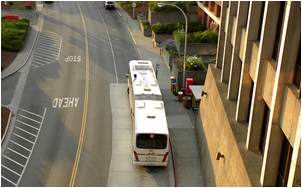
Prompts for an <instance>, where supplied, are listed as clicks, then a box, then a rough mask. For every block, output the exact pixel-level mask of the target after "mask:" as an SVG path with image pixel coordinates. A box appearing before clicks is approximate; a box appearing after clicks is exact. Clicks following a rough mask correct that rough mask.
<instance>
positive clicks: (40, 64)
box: [32, 61, 45, 67]
mask: <svg viewBox="0 0 302 188" xmlns="http://www.w3.org/2000/svg"><path fill="white" fill-rule="evenodd" d="M33 63H36V64H39V65H40V66H42V65H45V63H39V62H37V61H33ZM32 66H35V67H39V66H38V65H34V64H32Z"/></svg>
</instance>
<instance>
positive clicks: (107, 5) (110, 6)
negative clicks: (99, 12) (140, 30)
mask: <svg viewBox="0 0 302 188" xmlns="http://www.w3.org/2000/svg"><path fill="white" fill-rule="evenodd" d="M104 7H105V9H114V8H115V7H114V3H113V1H105V3H104Z"/></svg>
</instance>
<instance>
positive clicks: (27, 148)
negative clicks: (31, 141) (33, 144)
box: [10, 140, 30, 152]
mask: <svg viewBox="0 0 302 188" xmlns="http://www.w3.org/2000/svg"><path fill="white" fill-rule="evenodd" d="M10 142H12V143H14V144H16V145H17V146H19V147H21V148H23V149H25V150H27V151H29V152H30V149H28V148H26V147H24V146H22V145H21V144H18V143H17V142H15V141H12V140H10Z"/></svg>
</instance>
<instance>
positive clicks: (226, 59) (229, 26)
mask: <svg viewBox="0 0 302 188" xmlns="http://www.w3.org/2000/svg"><path fill="white" fill-rule="evenodd" d="M237 7H238V1H231V2H230V6H229V10H228V12H227V15H228V16H227V17H226V22H227V23H226V27H225V29H226V30H225V33H226V40H225V43H224V54H223V61H222V71H221V82H228V81H229V76H230V68H231V61H232V52H233V45H232V41H231V40H232V33H233V32H232V31H233V24H234V23H233V21H234V16H236V14H237Z"/></svg>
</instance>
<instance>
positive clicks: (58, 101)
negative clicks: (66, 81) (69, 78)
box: [52, 97, 80, 108]
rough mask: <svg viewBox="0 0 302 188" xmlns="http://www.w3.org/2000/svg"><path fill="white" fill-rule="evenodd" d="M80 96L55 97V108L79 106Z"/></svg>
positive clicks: (53, 105) (53, 104)
mask: <svg viewBox="0 0 302 188" xmlns="http://www.w3.org/2000/svg"><path fill="white" fill-rule="evenodd" d="M79 99H80V98H79V97H77V98H76V97H65V98H55V99H54V100H53V102H52V107H54V108H73V107H77V106H78V102H79Z"/></svg>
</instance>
